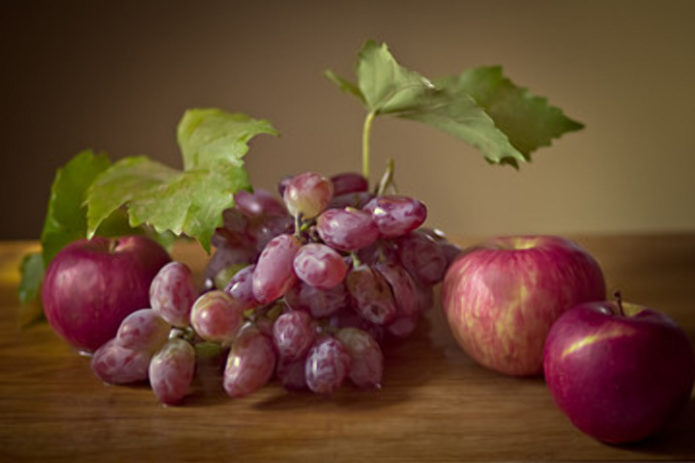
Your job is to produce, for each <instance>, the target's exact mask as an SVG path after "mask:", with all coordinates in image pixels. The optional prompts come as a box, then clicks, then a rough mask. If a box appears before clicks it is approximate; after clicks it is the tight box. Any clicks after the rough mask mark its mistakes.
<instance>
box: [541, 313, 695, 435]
mask: <svg viewBox="0 0 695 463" xmlns="http://www.w3.org/2000/svg"><path fill="white" fill-rule="evenodd" d="M623 308H624V310H623ZM544 370H545V379H546V382H547V384H548V388H549V389H550V392H551V394H552V395H553V398H554V399H555V402H556V403H557V404H558V405H559V407H560V408H561V409H562V410H563V411H564V412H565V413H566V414H567V416H568V417H569V418H570V420H572V423H574V425H575V426H577V427H578V428H579V429H580V430H582V431H583V432H585V433H587V434H589V435H591V436H593V437H595V438H597V439H599V440H602V441H605V442H609V443H614V444H618V443H626V442H634V441H637V440H640V439H643V438H645V437H647V436H650V435H652V434H654V433H655V432H657V431H658V430H659V429H660V428H662V427H663V425H664V424H665V423H666V422H667V421H668V420H669V419H670V418H672V417H673V416H674V415H675V414H676V413H677V412H678V411H680V410H681V409H682V408H683V407H684V406H685V405H686V403H687V401H688V399H689V398H690V393H691V390H692V388H693V380H694V379H695V355H694V354H693V349H692V347H691V345H690V341H689V340H688V337H687V336H686V335H685V332H684V331H683V330H682V329H681V328H680V327H679V326H678V325H677V324H676V323H675V322H674V321H673V320H671V319H670V318H669V317H667V316H666V315H664V314H663V313H660V312H657V311H654V310H650V309H648V308H646V307H641V306H638V305H634V304H621V303H620V302H619V301H618V302H592V303H586V304H581V305H579V306H577V307H575V308H573V309H572V310H570V311H568V312H566V313H565V314H564V315H562V316H561V317H560V318H559V319H558V320H557V322H556V323H555V324H554V325H553V327H552V329H551V330H550V333H549V334H548V339H547V341H546V344H545V359H544Z"/></svg>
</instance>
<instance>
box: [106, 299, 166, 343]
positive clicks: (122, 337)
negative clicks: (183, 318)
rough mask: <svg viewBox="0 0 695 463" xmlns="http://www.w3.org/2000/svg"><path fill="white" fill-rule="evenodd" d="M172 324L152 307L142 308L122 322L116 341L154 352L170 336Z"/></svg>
mask: <svg viewBox="0 0 695 463" xmlns="http://www.w3.org/2000/svg"><path fill="white" fill-rule="evenodd" d="M170 330H171V326H170V325H169V324H168V323H167V322H165V321H164V319H163V318H162V317H160V316H159V314H158V313H157V312H155V311H154V310H152V309H140V310H136V311H135V312H133V313H131V314H130V315H128V316H127V317H126V318H124V319H123V321H122V322H121V326H119V327H118V332H117V333H116V338H115V339H116V343H117V344H118V345H119V346H121V347H125V348H127V349H133V350H141V351H146V352H149V353H150V354H153V353H154V352H155V351H156V350H158V349H159V348H160V347H162V345H163V344H164V343H165V342H166V341H167V339H168V338H169V331H170Z"/></svg>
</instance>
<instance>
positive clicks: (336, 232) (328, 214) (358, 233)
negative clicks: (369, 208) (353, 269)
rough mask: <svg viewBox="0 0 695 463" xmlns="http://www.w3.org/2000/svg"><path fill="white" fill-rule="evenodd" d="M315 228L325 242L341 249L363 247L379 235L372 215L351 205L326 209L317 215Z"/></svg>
mask: <svg viewBox="0 0 695 463" xmlns="http://www.w3.org/2000/svg"><path fill="white" fill-rule="evenodd" d="M316 230H317V231H318V234H319V236H320V237H321V239H322V240H323V241H324V242H325V243H326V244H328V245H329V246H331V247H332V248H335V249H339V250H341V251H355V250H358V249H361V248H364V247H366V246H369V245H370V244H372V243H373V242H374V241H376V239H377V238H378V237H379V229H378V228H377V226H376V223H374V221H373V220H372V216H371V215H370V214H369V213H367V212H364V211H361V210H359V209H354V208H351V207H346V208H345V209H328V210H327V211H325V212H324V213H323V214H321V215H320V216H319V218H318V220H317V222H316Z"/></svg>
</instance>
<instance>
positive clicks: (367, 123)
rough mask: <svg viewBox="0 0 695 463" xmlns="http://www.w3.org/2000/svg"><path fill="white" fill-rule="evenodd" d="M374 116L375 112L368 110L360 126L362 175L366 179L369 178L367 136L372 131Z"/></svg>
mask: <svg viewBox="0 0 695 463" xmlns="http://www.w3.org/2000/svg"><path fill="white" fill-rule="evenodd" d="M374 116H376V112H374V111H369V112H368V113H367V117H366V118H365V119H364V126H363V127H362V175H363V176H364V178H366V179H367V180H369V136H370V134H371V131H372V122H373V121H374Z"/></svg>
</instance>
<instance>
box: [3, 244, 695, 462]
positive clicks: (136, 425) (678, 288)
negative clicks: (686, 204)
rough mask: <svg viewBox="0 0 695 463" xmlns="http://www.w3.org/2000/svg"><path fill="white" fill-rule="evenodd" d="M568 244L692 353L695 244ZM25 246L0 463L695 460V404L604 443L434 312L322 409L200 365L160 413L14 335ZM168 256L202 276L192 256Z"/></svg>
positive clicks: (46, 332)
mask: <svg viewBox="0 0 695 463" xmlns="http://www.w3.org/2000/svg"><path fill="white" fill-rule="evenodd" d="M575 239H576V240H577V241H578V242H579V243H581V244H582V245H583V246H584V247H585V248H586V249H588V250H589V251H590V252H591V253H592V254H593V255H594V256H595V257H596V258H597V259H598V260H599V262H600V263H601V264H602V266H603V268H604V271H605V274H606V278H607V280H608V287H609V289H615V288H618V287H619V288H620V289H621V290H622V292H623V295H624V297H625V299H627V300H632V301H636V302H640V303H642V304H645V305H648V306H651V307H653V308H658V309H660V310H662V311H664V312H667V313H668V314H670V315H671V316H672V317H673V318H674V319H675V320H676V321H677V322H679V323H680V324H681V326H683V327H684V328H685V330H686V331H687V332H688V334H689V336H690V338H691V340H693V341H694V342H695V303H694V302H693V300H694V299H695V296H694V295H693V288H694V287H695V235H693V234H690V235H659V236H645V235H639V236H633V235H627V236H601V237H575ZM470 243H471V240H461V244H464V245H465V244H470ZM28 246H31V243H2V244H0V275H1V276H2V282H1V284H0V304H1V305H2V307H1V310H0V372H1V373H0V374H1V375H2V376H0V461H8V462H14V461H22V460H31V461H39V460H40V461H44V460H90V461H110V460H113V461H143V460H157V461H170V460H187V461H202V460H217V461H250V460H264V461H294V460H296V461H307V460H308V461H369V462H382V461H399V462H401V461H426V462H430V461H461V460H477V461H481V460H604V461H605V460H644V459H646V460H662V459H681V460H695V400H691V401H690V405H689V407H688V408H687V410H686V411H685V413H684V414H683V415H681V417H680V418H679V419H678V420H676V421H674V422H673V423H671V425H670V426H669V427H668V429H667V430H666V431H664V433H663V434H662V435H661V436H659V437H657V438H654V439H651V440H649V441H646V442H643V443H640V444H636V445H630V446H621V447H618V446H609V445H604V444H601V443H599V442H597V441H595V440H593V439H591V438H589V437H587V436H585V435H583V434H582V433H580V432H579V431H577V430H576V429H575V428H573V427H572V425H571V424H570V423H569V421H568V420H567V419H566V418H565V416H564V415H563V414H562V413H561V412H560V411H559V409H557V408H556V407H555V406H554V404H553V402H552V399H551V397H550V395H549V394H548V392H547V390H546V388H545V385H544V383H543V380H542V379H516V378H509V377H505V376H502V375H499V374H495V373H493V372H490V371H487V370H485V369H483V368H481V367H479V366H477V365H476V364H474V363H473V362H472V361H471V360H470V359H469V358H468V357H467V356H466V355H465V354H464V353H463V352H462V351H461V350H460V349H459V348H458V346H457V345H456V344H455V342H454V341H453V338H452V337H451V335H450V334H449V332H448V330H447V327H446V325H445V324H444V322H443V319H442V317H441V315H440V312H439V309H438V308H435V309H434V310H432V311H431V312H430V313H429V315H428V317H427V319H426V321H425V322H423V323H422V324H421V326H420V327H419V329H418V331H417V332H416V333H415V335H414V336H413V337H412V338H410V339H408V340H407V341H406V342H404V343H402V344H400V345H395V346H391V347H389V348H388V349H387V351H386V356H387V369H386V373H385V380H384V387H383V389H382V390H378V391H361V390H357V389H354V388H352V387H344V388H343V389H342V390H341V391H340V392H339V393H337V394H336V395H335V396H333V397H329V398H325V397H317V396H315V395H312V394H309V393H298V394H295V393H287V392H285V391H284V390H283V389H282V388H281V387H279V386H278V385H277V384H272V385H270V386H266V387H265V388H264V389H263V390H261V391H260V392H258V393H256V394H254V395H252V396H251V397H248V398H246V399H241V400H232V399H230V398H228V397H227V396H226V395H224V393H223V392H222V390H221V386H220V378H219V375H218V374H217V373H216V369H215V368H213V367H212V366H211V365H207V366H206V365H203V367H201V368H200V371H199V372H198V375H197V378H196V380H195V383H194V391H193V394H192V395H191V396H190V398H189V399H187V400H186V402H185V405H184V406H181V407H168V408H165V407H161V406H159V405H158V404H157V402H156V401H155V398H154V396H153V394H152V393H151V391H150V390H149V389H148V388H147V387H145V386H139V387H116V386H105V385H104V384H102V383H101V381H99V380H98V379H97V378H95V377H94V376H93V375H92V374H91V372H90V370H89V364H88V359H86V358H84V357H80V356H78V355H76V354H75V353H74V352H73V351H72V350H71V349H70V348H69V347H68V346H67V345H66V344H65V343H64V342H62V341H61V340H60V339H58V338H57V337H56V336H55V335H54V334H53V333H52V332H51V330H50V328H49V327H48V326H47V325H46V324H42V325H38V326H34V327H32V328H30V329H27V330H24V331H20V330H19V329H18V328H17V325H16V322H15V316H16V311H17V307H18V303H17V302H16V296H15V289H16V285H17V282H18V275H17V273H16V271H15V268H16V265H17V263H18V261H19V259H20V256H21V255H22V254H23V253H24V251H25V250H26V249H27V248H28ZM177 253H178V255H179V256H180V258H181V259H183V260H185V261H187V262H189V263H191V264H192V265H193V266H194V267H196V268H197V269H200V268H201V266H202V262H203V256H202V255H201V254H200V253H198V252H196V250H195V249H192V248H190V247H183V248H179V250H178V252H177Z"/></svg>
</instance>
